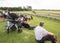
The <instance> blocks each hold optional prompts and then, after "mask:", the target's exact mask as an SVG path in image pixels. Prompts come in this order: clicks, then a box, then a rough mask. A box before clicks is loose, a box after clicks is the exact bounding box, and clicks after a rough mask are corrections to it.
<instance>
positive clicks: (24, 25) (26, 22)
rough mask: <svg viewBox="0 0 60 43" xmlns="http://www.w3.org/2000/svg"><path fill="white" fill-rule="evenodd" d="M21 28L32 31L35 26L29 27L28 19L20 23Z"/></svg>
mask: <svg viewBox="0 0 60 43" xmlns="http://www.w3.org/2000/svg"><path fill="white" fill-rule="evenodd" d="M22 26H23V27H25V28H28V29H29V30H32V29H34V28H35V26H30V18H25V19H24V21H23V23H22Z"/></svg>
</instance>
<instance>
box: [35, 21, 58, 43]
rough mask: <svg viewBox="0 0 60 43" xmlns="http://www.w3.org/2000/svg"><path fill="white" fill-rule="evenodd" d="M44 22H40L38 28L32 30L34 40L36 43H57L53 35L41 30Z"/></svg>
mask: <svg viewBox="0 0 60 43" xmlns="http://www.w3.org/2000/svg"><path fill="white" fill-rule="evenodd" d="M43 26H44V22H40V24H39V26H37V27H36V28H35V29H34V33H35V39H36V41H37V42H38V43H45V41H51V42H52V43H57V39H56V36H55V34H54V33H51V32H48V31H47V30H45V29H44V28H43Z"/></svg>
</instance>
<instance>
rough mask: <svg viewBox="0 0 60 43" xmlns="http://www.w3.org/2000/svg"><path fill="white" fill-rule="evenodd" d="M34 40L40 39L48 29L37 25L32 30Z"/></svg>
mask: <svg viewBox="0 0 60 43" xmlns="http://www.w3.org/2000/svg"><path fill="white" fill-rule="evenodd" d="M34 33H35V38H36V40H41V39H42V38H43V37H44V36H46V35H47V34H48V31H47V30H45V29H44V28H43V27H41V26H37V27H36V28H35V30H34Z"/></svg>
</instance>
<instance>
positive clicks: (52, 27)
mask: <svg viewBox="0 0 60 43" xmlns="http://www.w3.org/2000/svg"><path fill="white" fill-rule="evenodd" d="M29 13H30V12H29ZM41 13H42V12H41ZM45 13H46V14H47V13H48V12H45ZM45 13H44V14H45ZM50 13H51V12H50ZM40 21H44V22H45V26H44V28H45V29H46V30H48V31H50V32H53V33H54V34H55V35H56V36H57V39H58V43H60V21H57V20H52V19H48V18H41V17H37V16H33V20H31V25H35V26H38V25H39V22H40ZM5 25H6V20H5V21H0V43H36V41H35V36H34V30H28V29H26V28H22V29H23V32H22V33H18V32H17V30H16V31H14V32H11V31H10V33H9V34H7V33H6V29H5ZM47 43H50V42H49V41H48V42H47Z"/></svg>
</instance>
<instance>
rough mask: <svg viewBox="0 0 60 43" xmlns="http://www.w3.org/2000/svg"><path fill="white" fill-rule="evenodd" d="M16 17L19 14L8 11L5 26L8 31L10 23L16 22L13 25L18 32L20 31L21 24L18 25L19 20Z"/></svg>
mask: <svg viewBox="0 0 60 43" xmlns="http://www.w3.org/2000/svg"><path fill="white" fill-rule="evenodd" d="M18 18H19V16H18V15H17V14H15V13H10V12H8V16H7V27H6V29H7V32H8V33H9V29H10V28H11V27H12V26H11V25H15V24H16V25H15V26H16V27H17V28H18V32H22V30H21V26H20V25H19V24H20V22H19V21H18V20H17V19H18ZM13 29H14V28H13Z"/></svg>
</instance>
